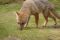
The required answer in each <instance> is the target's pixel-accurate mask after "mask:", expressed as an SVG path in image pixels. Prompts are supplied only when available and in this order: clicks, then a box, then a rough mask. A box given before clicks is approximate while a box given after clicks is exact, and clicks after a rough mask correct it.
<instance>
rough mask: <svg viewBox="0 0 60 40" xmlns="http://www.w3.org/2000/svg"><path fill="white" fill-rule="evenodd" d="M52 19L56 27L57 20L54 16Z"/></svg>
mask: <svg viewBox="0 0 60 40" xmlns="http://www.w3.org/2000/svg"><path fill="white" fill-rule="evenodd" d="M50 17H51V18H52V19H53V20H54V22H55V24H54V25H57V21H56V18H55V17H54V16H50Z"/></svg>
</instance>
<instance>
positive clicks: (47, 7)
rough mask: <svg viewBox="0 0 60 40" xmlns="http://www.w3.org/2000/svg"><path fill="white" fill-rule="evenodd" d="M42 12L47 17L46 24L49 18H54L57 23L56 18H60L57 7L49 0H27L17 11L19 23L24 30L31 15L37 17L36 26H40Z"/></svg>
mask: <svg viewBox="0 0 60 40" xmlns="http://www.w3.org/2000/svg"><path fill="white" fill-rule="evenodd" d="M40 13H41V14H42V15H43V16H44V18H45V20H46V21H45V22H44V26H46V25H47V23H48V18H49V17H50V18H52V19H53V20H54V22H55V25H56V24H57V22H56V18H58V19H60V15H59V14H57V13H56V11H55V7H54V6H53V5H52V4H51V3H50V2H49V1H48V0H25V1H24V3H23V5H22V7H21V9H20V10H19V11H17V12H16V19H17V23H18V24H19V25H20V29H21V30H22V29H23V28H24V27H25V26H27V25H28V22H29V20H30V16H31V15H33V16H34V17H35V23H36V27H38V22H39V14H40Z"/></svg>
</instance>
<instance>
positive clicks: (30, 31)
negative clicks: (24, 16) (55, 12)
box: [0, 4, 60, 40]
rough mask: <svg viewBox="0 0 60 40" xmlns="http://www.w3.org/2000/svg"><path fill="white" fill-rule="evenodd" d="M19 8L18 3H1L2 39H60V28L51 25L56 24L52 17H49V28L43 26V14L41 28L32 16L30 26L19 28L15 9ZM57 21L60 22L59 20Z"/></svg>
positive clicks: (0, 23) (0, 26)
mask: <svg viewBox="0 0 60 40" xmlns="http://www.w3.org/2000/svg"><path fill="white" fill-rule="evenodd" d="M19 8H20V6H19V5H18V4H9V5H8V4H6V5H0V40H9V39H12V40H13V39H17V40H18V39H19V40H60V28H53V27H52V26H51V25H53V24H54V21H53V20H52V19H49V23H48V26H47V28H41V25H43V22H44V21H45V20H44V18H43V16H40V20H39V28H36V27H35V26H36V25H35V22H34V17H33V16H32V17H31V19H30V21H29V24H28V26H27V27H26V28H24V30H22V31H21V30H19V29H18V25H17V23H16V16H15V14H16V13H15V11H17V10H19ZM57 22H58V23H59V24H60V21H59V20H57ZM49 25H50V28H49Z"/></svg>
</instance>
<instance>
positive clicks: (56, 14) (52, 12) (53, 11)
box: [50, 9, 60, 19]
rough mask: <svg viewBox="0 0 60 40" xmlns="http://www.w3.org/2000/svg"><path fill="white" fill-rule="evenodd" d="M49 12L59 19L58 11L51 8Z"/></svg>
mask: <svg viewBox="0 0 60 40" xmlns="http://www.w3.org/2000/svg"><path fill="white" fill-rule="evenodd" d="M50 13H51V14H52V15H53V16H55V17H57V18H58V19H60V14H58V13H57V12H56V10H54V9H52V10H50Z"/></svg>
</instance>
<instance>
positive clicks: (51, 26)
mask: <svg viewBox="0 0 60 40" xmlns="http://www.w3.org/2000/svg"><path fill="white" fill-rule="evenodd" d="M45 28H55V29H58V28H60V25H48V26H46V27H43V26H42V28H41V27H38V28H37V27H25V28H24V30H31V29H45Z"/></svg>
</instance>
